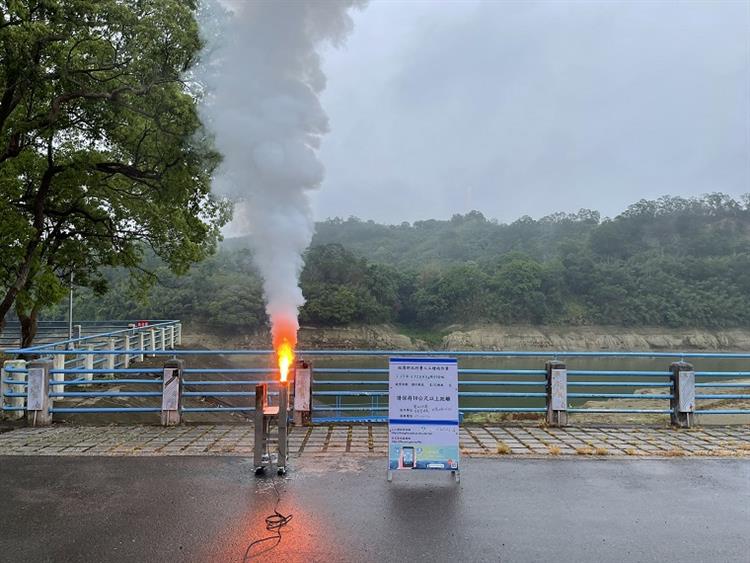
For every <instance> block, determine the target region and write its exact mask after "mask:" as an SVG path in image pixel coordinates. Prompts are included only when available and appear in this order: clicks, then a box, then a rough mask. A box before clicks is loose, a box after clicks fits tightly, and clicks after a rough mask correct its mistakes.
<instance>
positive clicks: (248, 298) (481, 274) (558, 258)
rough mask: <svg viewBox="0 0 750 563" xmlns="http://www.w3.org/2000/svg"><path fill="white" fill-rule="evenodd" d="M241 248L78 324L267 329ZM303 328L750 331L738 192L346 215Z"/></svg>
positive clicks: (315, 253)
mask: <svg viewBox="0 0 750 563" xmlns="http://www.w3.org/2000/svg"><path fill="white" fill-rule="evenodd" d="M246 246H247V245H246V241H243V240H239V239H232V240H228V241H225V242H224V245H223V247H222V250H221V251H220V252H219V253H218V254H217V255H216V256H214V257H212V258H210V259H209V260H207V261H205V262H203V263H201V264H198V265H196V266H194V267H193V269H192V270H191V272H190V273H189V274H188V275H187V276H184V277H177V276H175V275H174V274H171V273H169V272H168V270H167V269H166V268H163V267H160V266H158V265H157V264H155V263H153V262H152V264H151V266H152V267H154V268H155V271H156V274H157V275H158V278H159V282H158V283H157V284H156V285H155V286H154V287H153V288H152V290H151V291H150V293H149V294H148V296H147V298H146V299H145V300H141V301H134V300H132V299H130V298H128V297H127V295H128V274H127V272H125V271H111V272H110V273H109V276H108V277H109V280H110V286H111V289H110V291H109V292H108V293H107V294H105V295H103V296H94V295H92V294H87V295H82V296H81V297H80V298H79V299H78V300H77V301H78V302H77V312H78V315H77V316H79V317H80V318H83V317H86V318H104V317H109V318H117V317H119V318H122V317H129V318H136V317H152V318H153V317H174V318H182V319H184V320H188V321H191V320H192V321H196V322H200V323H203V324H206V325H211V326H214V327H216V328H220V329H221V328H226V329H236V328H243V329H254V328H258V327H260V326H261V325H262V324H263V323H264V322H265V314H264V311H263V299H262V290H261V284H260V280H259V278H258V275H257V273H256V271H255V269H254V268H253V266H252V256H251V253H250V252H249V251H248V250H246V248H245V247H246ZM302 288H303V291H304V294H305V296H306V298H307V304H306V305H305V307H304V308H303V310H302V314H301V319H302V322H303V323H307V324H312V325H321V326H334V325H345V324H349V323H383V322H390V323H397V324H400V325H403V326H408V327H413V328H419V329H432V328H435V327H440V326H445V325H448V324H452V323H477V322H482V321H486V322H496V323H503V324H513V323H531V324H561V325H586V324H609V325H622V326H638V325H644V326H645V325H647V326H665V327H685V326H694V327H706V328H719V327H740V326H744V327H747V326H750V197H748V196H745V197H743V198H742V199H741V200H740V201H737V200H734V199H732V198H730V197H728V196H725V195H722V194H712V195H708V196H705V197H703V198H700V199H684V198H679V197H664V198H661V199H659V200H656V201H640V202H638V203H636V204H634V205H632V206H630V207H629V208H628V209H627V210H625V211H624V212H623V213H622V214H620V215H619V216H617V217H615V218H613V219H604V220H603V219H601V218H600V215H599V213H597V212H596V211H589V210H582V211H580V212H579V213H576V214H563V213H559V214H555V215H551V216H549V217H544V218H542V219H539V220H534V219H531V218H529V217H523V218H521V219H519V220H517V221H515V222H513V223H510V224H500V223H497V222H495V221H492V220H488V219H486V218H485V217H484V216H483V215H482V214H481V213H479V212H476V211H474V212H471V213H468V214H466V215H456V216H454V217H453V218H452V219H450V220H446V221H438V220H430V221H418V222H415V223H413V224H406V223H405V224H402V225H397V226H391V225H380V224H376V223H373V222H371V221H361V220H359V219H354V218H350V219H347V220H340V219H333V220H329V221H326V222H323V223H319V224H318V226H317V235H316V237H315V240H314V242H313V246H312V248H311V249H310V250H309V251H308V253H307V257H306V267H305V270H304V271H303V273H302Z"/></svg>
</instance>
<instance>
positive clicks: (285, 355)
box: [276, 338, 294, 383]
mask: <svg viewBox="0 0 750 563" xmlns="http://www.w3.org/2000/svg"><path fill="white" fill-rule="evenodd" d="M276 358H277V359H278V362H279V381H281V382H282V383H286V380H287V377H288V376H289V367H290V366H291V365H292V362H294V350H292V345H291V344H289V341H288V340H287V339H286V338H285V339H284V340H283V341H282V342H281V344H279V346H278V348H276Z"/></svg>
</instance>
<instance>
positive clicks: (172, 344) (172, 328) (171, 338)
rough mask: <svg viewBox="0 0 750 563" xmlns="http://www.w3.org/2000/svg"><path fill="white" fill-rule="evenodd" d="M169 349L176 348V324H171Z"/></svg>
mask: <svg viewBox="0 0 750 563" xmlns="http://www.w3.org/2000/svg"><path fill="white" fill-rule="evenodd" d="M169 349H170V350H174V325H169Z"/></svg>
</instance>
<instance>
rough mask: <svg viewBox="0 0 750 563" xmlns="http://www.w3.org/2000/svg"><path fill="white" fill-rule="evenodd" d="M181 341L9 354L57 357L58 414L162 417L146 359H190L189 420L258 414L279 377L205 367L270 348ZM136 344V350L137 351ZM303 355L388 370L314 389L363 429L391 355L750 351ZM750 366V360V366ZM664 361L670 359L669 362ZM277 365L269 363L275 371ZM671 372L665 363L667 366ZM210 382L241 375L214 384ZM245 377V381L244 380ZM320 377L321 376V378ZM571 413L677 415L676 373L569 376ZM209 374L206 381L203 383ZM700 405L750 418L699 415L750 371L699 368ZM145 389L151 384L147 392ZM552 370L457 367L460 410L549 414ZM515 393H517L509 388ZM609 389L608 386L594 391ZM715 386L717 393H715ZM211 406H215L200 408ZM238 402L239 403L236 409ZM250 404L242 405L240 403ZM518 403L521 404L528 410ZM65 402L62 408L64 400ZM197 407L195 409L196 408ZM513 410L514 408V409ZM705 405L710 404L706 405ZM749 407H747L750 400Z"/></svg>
mask: <svg viewBox="0 0 750 563" xmlns="http://www.w3.org/2000/svg"><path fill="white" fill-rule="evenodd" d="M180 338H181V325H180V323H179V322H178V321H159V322H157V323H155V324H151V325H149V326H147V327H143V328H126V329H118V330H114V331H110V332H105V333H101V334H96V335H89V336H84V337H81V338H77V339H72V340H63V341H59V342H55V343H54V344H42V345H38V346H34V347H31V348H26V349H14V350H11V351H10V352H12V353H15V354H24V355H30V354H33V355H37V356H43V357H50V358H52V361H53V362H54V366H53V369H52V370H51V372H50V373H51V379H50V382H49V383H50V394H49V397H50V399H52V400H53V406H52V407H51V409H50V412H52V413H53V414H56V413H60V414H63V413H64V414H96V413H158V412H160V411H161V396H162V393H161V387H158V388H157V389H153V386H161V385H162V379H161V377H160V375H161V373H162V369H161V368H159V367H155V368H154V367H130V362H131V361H132V360H133V359H140V360H142V359H143V358H144V357H145V356H168V357H191V361H192V362H194V363H197V364H198V365H195V366H189V367H187V368H186V369H185V370H184V373H185V380H184V381H183V392H182V397H183V399H184V400H185V403H186V404H184V405H183V406H182V411H183V412H185V413H221V412H227V413H249V412H252V411H254V401H252V400H251V399H252V398H253V397H254V396H255V393H254V392H253V391H249V390H247V388H248V387H250V388H254V385H255V384H257V383H260V382H262V380H267V381H266V382H269V383H273V382H274V381H275V379H274V377H275V376H276V370H275V369H273V368H269V367H246V368H229V367H225V368H216V367H200V362H201V358H203V357H206V356H241V357H242V356H244V357H248V356H250V357H255V358H256V359H258V358H268V359H269V361H270V358H271V357H272V354H273V352H272V351H271V350H182V349H174V347H175V346H176V345H178V344H179V342H180ZM135 344H137V345H135ZM297 354H298V356H299V357H304V358H312V357H317V358H320V359H321V360H322V361H321V362H320V363H321V364H325V363H326V361H328V362H330V361H334V360H335V361H340V360H342V359H343V360H348V361H352V362H354V361H355V360H357V361H361V359H362V358H370V359H372V360H374V361H378V362H380V361H382V364H383V367H356V366H344V367H341V366H327V365H320V366H316V367H315V369H314V372H315V380H314V388H313V400H314V409H315V413H316V418H315V419H314V420H315V421H318V422H332V421H338V422H365V421H385V420H387V416H386V414H387V410H388V391H387V384H388V381H387V374H388V369H387V367H385V366H387V357H389V356H423V357H424V356H451V357H457V358H459V359H461V358H466V359H469V358H471V359H475V358H483V359H485V360H487V361H491V360H493V359H501V358H502V359H505V360H507V359H509V358H522V359H528V358H535V359H539V360H540V368H541V367H543V364H542V360H545V359H554V360H558V361H559V360H562V359H570V360H575V359H577V358H651V359H655V358H656V359H665V360H669V359H671V360H681V361H684V360H688V359H690V360H701V359H704V360H709V359H710V360H712V361H714V363H715V361H717V360H728V359H731V360H750V353H698V352H688V353H683V352H529V351H447V350H441V351H413V350H302V351H298V352H297ZM749 363H750V362H749ZM665 364H666V362H665ZM268 365H270V362H269V364H268ZM667 367H668V365H665V368H667ZM25 373H26V370H25V369H24V368H22V367H16V366H14V365H6V367H5V368H4V370H3V374H2V379H1V381H2V394H1V395H2V396H1V397H0V398H1V399H2V405H3V406H2V410H3V411H4V412H5V413H17V414H18V413H22V412H23V411H24V410H25V406H24V403H25V399H26V396H27V395H26V393H25V387H26V382H25V377H24V375H25ZM213 376H225V377H240V379H217V378H216V377H213ZM246 376H247V377H246ZM321 376H322V377H321ZM567 376H568V378H567V384H566V391H567V400H568V401H569V404H568V408H567V412H569V413H608V414H620V413H622V414H663V415H670V414H672V413H673V408H672V406H671V405H670V403H671V401H672V400H673V399H674V398H675V394H674V393H675V391H674V383H673V381H671V379H670V376H671V372H670V371H669V370H667V369H665V370H663V371H661V370H626V369H622V370H604V369H602V370H596V369H594V370H591V369H586V370H581V369H568V370H567ZM205 377H209V379H204V378H205ZM695 378H696V381H697V383H695V388H696V391H695V400H696V403H697V407H696V409H695V411H694V412H695V413H696V414H698V415H712V414H739V415H748V414H750V407H749V408H727V409H711V408H700V404H701V402H703V401H707V400H743V401H744V400H750V393H747V394H746V393H742V392H737V393H719V392H717V391H716V390H721V389H725V388H731V389H739V390H741V389H750V383H745V382H722V381H716V380H720V379H724V378H733V379H737V378H750V371H736V370H726V371H716V370H713V371H696V372H695ZM122 385H125V386H128V387H131V386H136V387H138V389H119V388H118V389H115V390H112V388H111V386H122ZM140 386H144V387H142V388H141V387H140ZM547 387H548V381H547V370H546V369H521V368H518V369H509V368H495V367H486V368H460V369H459V401H460V403H459V410H460V412H461V413H464V414H470V413H480V412H481V413H544V412H547V397H548V393H547ZM508 388H512V390H508ZM596 388H603V389H596ZM638 388H649V389H655V390H661V389H663V390H664V392H661V391H655V392H650V393H635V392H633V390H634V389H638ZM711 389H713V390H714V391H713V392H711ZM121 398H122V399H132V398H138V399H143V400H146V401H152V402H153V405H151V404H149V405H146V406H132V405H120V406H87V404H90V400H91V399H121ZM592 399H598V400H603V401H606V400H617V399H634V400H639V401H640V400H645V401H653V402H654V408H627V407H621V406H618V405H617V404H613V406H612V407H585V406H583V403H584V402H585V401H588V400H592ZM206 400H210V401H211V404H210V405H206V404H201V403H200V402H204V401H206ZM238 401H239V403H240V404H238ZM245 401H246V402H247V404H241V403H243V402H245ZM520 401H523V403H521V402H520ZM63 402H64V403H65V404H61V403H63ZM195 403H198V404H195ZM508 403H510V404H508ZM704 404H705V403H704ZM748 404H749V405H750V403H748Z"/></svg>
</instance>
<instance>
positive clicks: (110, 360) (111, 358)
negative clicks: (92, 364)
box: [106, 338, 117, 378]
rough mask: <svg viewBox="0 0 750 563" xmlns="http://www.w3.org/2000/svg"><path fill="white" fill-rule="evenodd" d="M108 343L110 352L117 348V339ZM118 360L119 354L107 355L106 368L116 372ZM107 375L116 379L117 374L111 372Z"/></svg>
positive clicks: (110, 339) (111, 339)
mask: <svg viewBox="0 0 750 563" xmlns="http://www.w3.org/2000/svg"><path fill="white" fill-rule="evenodd" d="M107 341H108V343H109V345H108V346H107V348H108V349H109V350H115V349H116V348H117V339H115V338H109V339H108V340H107ZM116 358H117V354H115V353H112V354H107V360H106V368H107V369H108V370H110V369H111V370H114V369H115V360H116ZM107 375H109V376H110V377H112V378H114V377H115V372H114V371H110V372H108V373H107Z"/></svg>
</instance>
